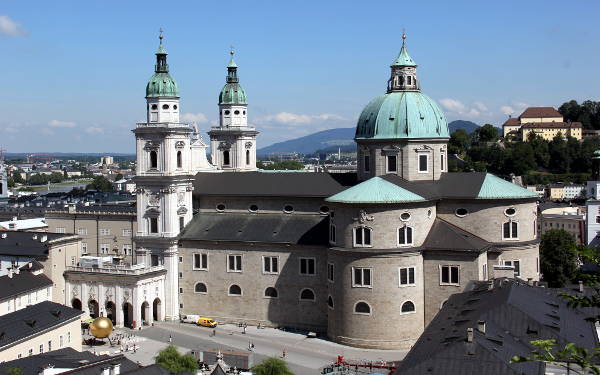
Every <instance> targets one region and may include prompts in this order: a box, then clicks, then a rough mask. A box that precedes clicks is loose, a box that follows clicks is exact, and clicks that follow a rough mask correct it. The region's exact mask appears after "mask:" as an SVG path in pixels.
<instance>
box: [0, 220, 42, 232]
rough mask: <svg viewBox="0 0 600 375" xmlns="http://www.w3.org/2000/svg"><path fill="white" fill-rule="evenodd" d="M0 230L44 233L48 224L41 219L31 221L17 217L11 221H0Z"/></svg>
mask: <svg viewBox="0 0 600 375" xmlns="http://www.w3.org/2000/svg"><path fill="white" fill-rule="evenodd" d="M0 230H26V231H29V232H46V231H47V230H48V224H46V219H44V218H43V217H36V218H33V219H19V218H18V217H17V216H15V217H13V218H12V219H11V220H7V221H0Z"/></svg>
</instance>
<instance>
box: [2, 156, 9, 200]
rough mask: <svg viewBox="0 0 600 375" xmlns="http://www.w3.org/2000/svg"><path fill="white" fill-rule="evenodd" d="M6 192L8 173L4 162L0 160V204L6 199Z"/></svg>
mask: <svg viewBox="0 0 600 375" xmlns="http://www.w3.org/2000/svg"><path fill="white" fill-rule="evenodd" d="M8 192H9V190H8V173H7V170H6V166H5V165H4V160H2V159H1V158H0V202H1V201H2V200H4V199H6V198H8ZM0 204H1V203H0Z"/></svg>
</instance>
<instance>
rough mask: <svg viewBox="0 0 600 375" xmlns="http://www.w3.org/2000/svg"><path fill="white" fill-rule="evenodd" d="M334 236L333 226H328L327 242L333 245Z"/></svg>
mask: <svg viewBox="0 0 600 375" xmlns="http://www.w3.org/2000/svg"><path fill="white" fill-rule="evenodd" d="M335 236H336V233H335V225H333V224H331V225H330V226H329V242H330V243H332V244H335V240H336V238H335Z"/></svg>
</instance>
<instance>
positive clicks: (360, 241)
mask: <svg viewBox="0 0 600 375" xmlns="http://www.w3.org/2000/svg"><path fill="white" fill-rule="evenodd" d="M354 246H356V247H362V246H371V228H367V227H356V228H354Z"/></svg>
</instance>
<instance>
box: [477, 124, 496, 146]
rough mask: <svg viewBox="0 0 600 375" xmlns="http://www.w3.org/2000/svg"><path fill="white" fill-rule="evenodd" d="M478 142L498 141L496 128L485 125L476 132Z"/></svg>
mask: <svg viewBox="0 0 600 375" xmlns="http://www.w3.org/2000/svg"><path fill="white" fill-rule="evenodd" d="M476 132H477V136H478V138H479V141H480V142H493V141H495V140H496V139H498V128H496V127H495V126H494V125H491V124H485V125H483V126H482V127H480V128H479V129H477V130H476Z"/></svg>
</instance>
